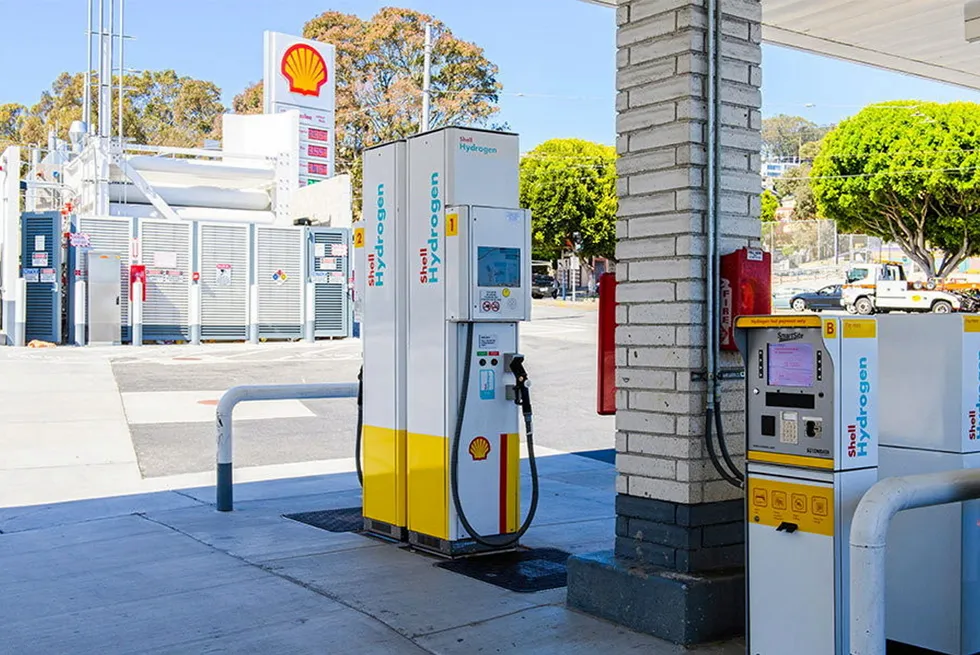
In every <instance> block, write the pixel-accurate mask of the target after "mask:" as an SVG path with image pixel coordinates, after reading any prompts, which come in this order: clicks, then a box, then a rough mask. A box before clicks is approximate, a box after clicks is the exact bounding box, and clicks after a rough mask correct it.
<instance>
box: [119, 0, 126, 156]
mask: <svg viewBox="0 0 980 655" xmlns="http://www.w3.org/2000/svg"><path fill="white" fill-rule="evenodd" d="M125 42H126V0H119V116H118V118H119V147H120V148H122V145H123V95H124V94H125V92H126V91H125V87H124V86H123V82H124V80H125V77H126V46H125Z"/></svg>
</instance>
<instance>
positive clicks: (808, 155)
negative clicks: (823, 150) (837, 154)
mask: <svg viewBox="0 0 980 655" xmlns="http://www.w3.org/2000/svg"><path fill="white" fill-rule="evenodd" d="M819 154H820V141H808V142H806V143H804V144H803V145H802V146H800V161H804V162H811V163H812V162H813V160H814V159H816V158H817V155H819Z"/></svg>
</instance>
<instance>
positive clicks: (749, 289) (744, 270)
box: [720, 248, 772, 350]
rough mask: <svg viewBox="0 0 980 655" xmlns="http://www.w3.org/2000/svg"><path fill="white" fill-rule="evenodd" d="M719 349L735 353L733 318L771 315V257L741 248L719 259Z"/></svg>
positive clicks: (759, 249)
mask: <svg viewBox="0 0 980 655" xmlns="http://www.w3.org/2000/svg"><path fill="white" fill-rule="evenodd" d="M720 292H721V303H720V305H721V334H720V336H721V349H722V350H738V346H737V345H736V344H735V318H736V317H738V316H758V315H765V314H771V313H772V256H771V255H770V254H769V253H768V252H765V251H764V250H762V249H761V248H741V249H739V250H736V251H735V252H732V253H729V254H727V255H722V257H721V284H720Z"/></svg>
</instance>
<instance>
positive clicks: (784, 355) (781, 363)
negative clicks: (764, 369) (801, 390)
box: [767, 343, 814, 387]
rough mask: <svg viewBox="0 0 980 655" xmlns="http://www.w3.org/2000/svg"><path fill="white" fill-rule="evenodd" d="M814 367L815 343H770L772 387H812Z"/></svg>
mask: <svg viewBox="0 0 980 655" xmlns="http://www.w3.org/2000/svg"><path fill="white" fill-rule="evenodd" d="M813 369H814V363H813V344H810V343H771V344H769V372H768V376H767V377H768V380H767V382H768V384H769V386H770V387H811V386H813Z"/></svg>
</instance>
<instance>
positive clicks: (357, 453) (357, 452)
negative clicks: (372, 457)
mask: <svg viewBox="0 0 980 655" xmlns="http://www.w3.org/2000/svg"><path fill="white" fill-rule="evenodd" d="M356 429H357V432H356V433H355V435H354V466H355V467H356V468H357V483H358V484H359V485H361V488H362V489H363V488H364V471H363V470H361V434H362V433H363V432H364V366H363V365H361V370H360V371H358V372H357V428H356Z"/></svg>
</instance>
